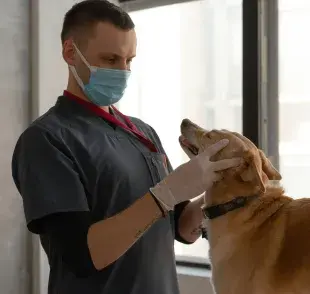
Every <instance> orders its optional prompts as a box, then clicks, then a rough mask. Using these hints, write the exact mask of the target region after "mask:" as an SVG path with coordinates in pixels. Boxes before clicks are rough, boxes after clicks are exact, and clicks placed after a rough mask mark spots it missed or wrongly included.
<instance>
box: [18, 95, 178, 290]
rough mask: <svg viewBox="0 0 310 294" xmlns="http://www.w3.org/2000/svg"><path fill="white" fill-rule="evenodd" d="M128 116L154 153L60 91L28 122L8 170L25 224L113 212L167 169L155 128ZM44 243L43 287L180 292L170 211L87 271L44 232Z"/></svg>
mask: <svg viewBox="0 0 310 294" xmlns="http://www.w3.org/2000/svg"><path fill="white" fill-rule="evenodd" d="M130 120H131V121H132V122H133V123H134V124H135V125H136V126H137V128H138V129H139V130H140V131H141V132H142V133H144V134H145V135H146V137H148V138H149V139H150V140H151V141H152V142H153V143H154V144H155V146H156V147H157V149H158V150H159V152H158V153H154V152H150V150H149V149H148V148H147V147H146V146H145V145H144V144H142V143H141V142H140V141H139V140H138V139H137V138H136V137H134V136H133V135H132V134H130V133H128V132H127V131H125V130H123V129H122V128H120V127H118V126H115V125H112V124H110V123H108V122H107V121H105V120H104V119H102V118H101V117H99V116H97V115H96V114H94V113H92V112H91V111H90V110H88V109H86V108H84V107H83V106H82V105H80V104H79V103H77V102H76V101H74V100H70V99H68V98H67V97H64V96H61V97H59V98H58V101H57V103H56V104H55V106H54V107H52V108H51V109H50V110H49V111H48V112H47V113H45V114H44V115H43V116H41V117H40V118H38V119H37V120H36V121H34V122H33V123H32V124H31V125H30V126H29V127H28V128H27V129H26V131H25V132H24V133H23V134H22V135H21V137H20V138H19V140H18V142H17V145H16V148H15V152H14V157H13V174H15V175H16V177H18V178H19V185H20V187H21V190H22V193H21V194H22V198H23V203H24V211H25V216H26V221H27V223H28V224H29V223H30V222H32V221H34V220H39V219H40V218H42V217H44V216H47V215H51V214H53V213H58V212H68V211H90V212H91V215H92V222H93V223H94V222H97V221H99V220H102V219H105V218H108V217H111V216H113V215H114V214H116V213H118V212H120V211H122V210H124V209H125V208H127V207H128V206H130V205H131V204H132V203H133V202H134V201H136V200H137V199H139V198H140V197H142V196H143V195H145V194H146V193H147V192H148V190H149V188H150V187H151V186H154V185H155V184H156V183H158V182H159V181H160V180H161V179H163V178H164V177H165V176H166V175H167V172H169V171H171V170H172V168H171V165H170V163H169V161H167V163H166V165H167V167H165V160H164V156H163V155H164V154H165V151H164V149H163V147H162V145H161V142H160V140H159V138H158V136H157V134H156V132H155V131H154V130H153V129H152V128H151V127H150V126H149V125H147V124H146V123H144V122H142V121H141V120H139V119H137V118H132V117H130ZM14 167H15V170H14ZM17 175H18V176H17ZM41 237H42V236H41ZM42 246H43V247H44V249H45V252H46V254H47V256H48V260H49V264H50V277H49V291H48V293H49V294H112V293H115V294H178V293H179V288H178V283H177V273H176V265H175V255H174V220H173V213H170V214H169V215H168V216H167V217H166V218H162V219H160V220H158V221H157V222H156V223H155V224H154V225H153V226H152V227H151V228H150V229H149V230H148V231H147V232H146V233H145V234H144V235H143V236H142V237H141V238H140V239H139V240H138V241H137V242H136V243H135V244H134V245H133V246H132V247H131V248H130V249H129V250H128V251H127V252H126V253H125V254H124V255H123V256H122V257H120V258H119V259H118V260H117V261H116V262H114V263H113V264H111V265H110V266H108V267H107V268H105V269H104V270H102V271H100V272H97V273H96V274H94V275H92V276H90V277H87V278H77V277H76V276H75V275H74V274H73V273H72V272H70V270H68V267H67V266H66V264H65V263H64V262H63V261H62V259H61V256H60V255H59V254H57V252H55V250H54V249H53V247H52V246H51V244H49V242H48V240H45V241H44V242H42ZM107 254H109V253H108V252H107Z"/></svg>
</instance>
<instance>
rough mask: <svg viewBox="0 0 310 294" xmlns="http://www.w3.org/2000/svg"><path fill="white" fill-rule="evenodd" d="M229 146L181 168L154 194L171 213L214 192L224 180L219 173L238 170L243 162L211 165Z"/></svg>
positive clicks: (225, 141) (214, 149) (212, 149)
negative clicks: (218, 154) (217, 182)
mask: <svg viewBox="0 0 310 294" xmlns="http://www.w3.org/2000/svg"><path fill="white" fill-rule="evenodd" d="M228 143H229V140H228V139H223V140H221V141H219V142H217V143H215V144H213V145H211V146H210V147H209V148H207V149H206V150H205V151H204V152H202V153H200V154H198V155H197V156H195V157H193V158H191V159H190V161H188V162H187V163H184V164H182V165H180V166H179V167H178V168H176V169H175V170H174V171H173V172H172V173H170V174H169V175H168V176H167V177H166V178H164V179H163V180H162V181H161V182H159V183H158V184H157V185H156V186H155V187H153V188H151V189H150V191H151V193H152V194H153V196H154V197H156V198H157V199H158V200H159V201H160V202H161V203H162V204H163V206H164V207H165V208H166V209H167V210H168V211H169V210H173V209H174V206H175V205H176V204H178V203H180V202H183V201H186V200H189V199H192V198H195V197H196V196H198V195H201V194H202V193H204V192H205V191H206V190H208V189H210V188H211V187H212V185H213V183H214V182H216V181H218V180H220V179H221V177H220V174H218V173H216V172H217V171H221V170H225V169H228V168H231V167H235V166H238V165H239V164H240V163H241V158H233V159H224V160H219V161H214V162H213V161H210V157H212V156H213V155H215V154H216V153H218V152H219V151H220V150H221V149H223V148H224V147H226V146H227V145H228Z"/></svg>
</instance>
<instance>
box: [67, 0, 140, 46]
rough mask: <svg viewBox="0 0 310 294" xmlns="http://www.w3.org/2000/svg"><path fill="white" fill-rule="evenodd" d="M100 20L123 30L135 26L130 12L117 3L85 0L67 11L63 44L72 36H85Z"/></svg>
mask: <svg viewBox="0 0 310 294" xmlns="http://www.w3.org/2000/svg"><path fill="white" fill-rule="evenodd" d="M99 22H108V23H110V24H112V25H114V26H115V27H117V28H120V29H122V30H131V29H133V28H134V27H135V25H134V23H133V21H132V19H131V17H130V16H129V14H128V13H127V12H125V11H124V10H123V9H121V8H120V7H118V6H116V5H115V4H113V3H111V2H109V1H107V0H84V1H81V2H79V3H77V4H75V5H73V6H72V8H71V9H70V10H69V11H68V12H67V13H66V15H65V17H64V22H63V26H62V31H61V42H62V44H63V43H64V42H65V41H66V40H67V39H68V38H71V37H73V38H77V39H79V37H80V36H83V35H84V37H85V33H90V32H88V31H89V30H91V29H93V27H94V26H95V25H97V24H98V23H99ZM76 41H77V40H76Z"/></svg>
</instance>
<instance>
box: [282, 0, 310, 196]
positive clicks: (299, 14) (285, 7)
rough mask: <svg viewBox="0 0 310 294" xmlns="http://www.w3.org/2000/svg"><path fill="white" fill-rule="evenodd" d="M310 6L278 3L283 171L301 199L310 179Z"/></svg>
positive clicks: (296, 0)
mask: <svg viewBox="0 0 310 294" xmlns="http://www.w3.org/2000/svg"><path fill="white" fill-rule="evenodd" d="M309 26H310V2H309V1H307V0H294V1H290V0H279V103H280V105H279V108H280V142H279V153H280V171H281V174H282V176H283V184H284V188H285V190H286V192H287V193H288V195H290V196H292V197H295V198H301V197H305V196H306V195H305V194H304V193H305V192H306V191H307V189H308V186H307V183H308V181H309V175H310V144H309V143H310V115H309V113H310V83H309V78H308V75H309V74H308V72H309V68H310V55H309V52H310V40H309V38H307V37H305V35H304V31H305V30H306V29H307V28H308V27H309Z"/></svg>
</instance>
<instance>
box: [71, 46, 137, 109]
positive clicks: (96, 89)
mask: <svg viewBox="0 0 310 294" xmlns="http://www.w3.org/2000/svg"><path fill="white" fill-rule="evenodd" d="M74 47H75V49H76V51H77V53H78V54H79V56H80V57H81V59H82V61H83V62H84V63H85V65H86V66H87V67H88V68H89V70H90V78H89V82H88V84H86V85H84V83H83V81H82V80H81V78H80V77H79V75H78V73H77V71H76V69H75V67H74V66H72V65H71V66H69V67H70V70H71V72H72V74H73V75H74V77H75V79H76V81H77V83H78V84H79V86H80V87H81V88H82V90H83V91H84V93H85V95H86V96H87V98H88V99H89V100H90V101H91V102H93V103H94V104H96V105H97V106H109V105H112V104H115V103H117V102H118V101H119V100H120V99H121V98H122V97H123V95H124V92H125V89H126V87H127V81H128V79H129V77H130V73H131V72H130V71H128V70H119V69H108V68H101V67H96V66H91V65H90V64H89V63H88V61H87V60H86V58H85V57H84V56H83V55H82V53H81V52H80V50H79V49H78V48H77V46H76V45H75V44H74Z"/></svg>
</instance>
